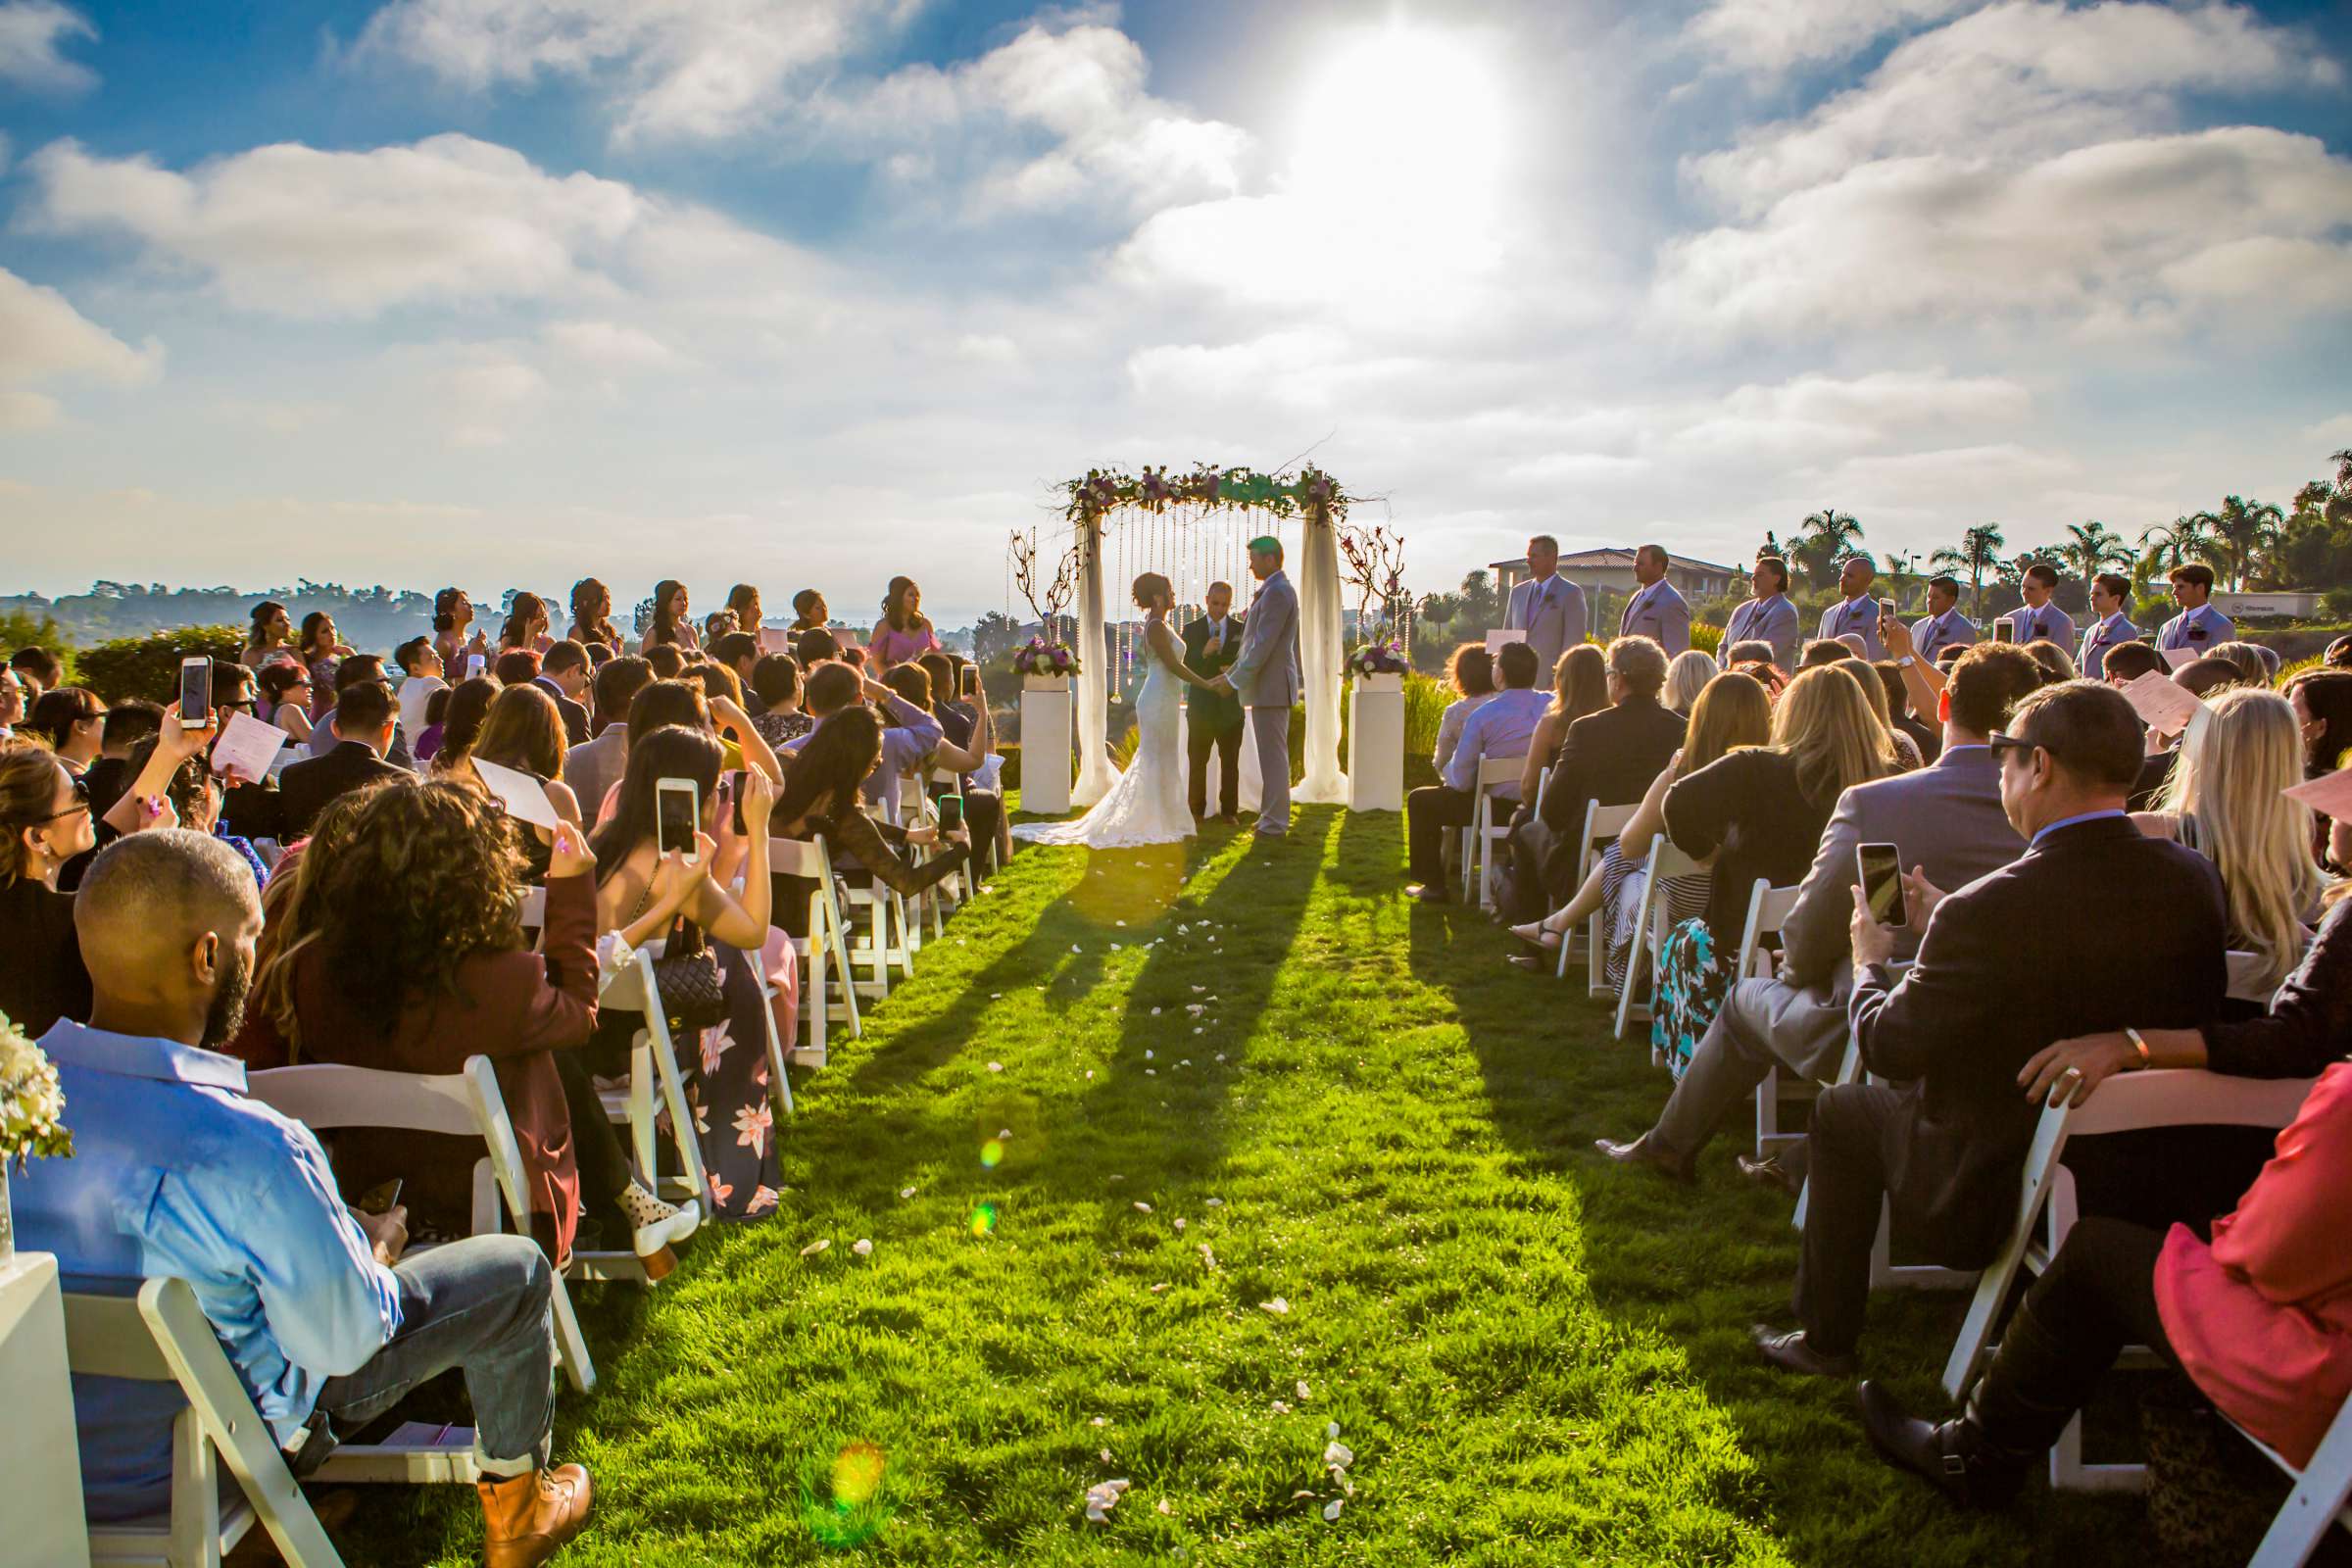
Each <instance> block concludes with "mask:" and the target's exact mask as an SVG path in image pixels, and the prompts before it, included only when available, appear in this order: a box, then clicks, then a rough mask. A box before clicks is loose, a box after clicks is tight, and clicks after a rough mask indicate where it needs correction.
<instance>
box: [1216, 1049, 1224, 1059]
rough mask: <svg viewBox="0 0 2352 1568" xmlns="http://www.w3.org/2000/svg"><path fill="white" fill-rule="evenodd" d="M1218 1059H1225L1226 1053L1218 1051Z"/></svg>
mask: <svg viewBox="0 0 2352 1568" xmlns="http://www.w3.org/2000/svg"><path fill="white" fill-rule="evenodd" d="M1217 1059H1218V1060H1219V1061H1223V1060H1224V1059H1225V1053H1223V1052H1222V1051H1220V1052H1218V1053H1217Z"/></svg>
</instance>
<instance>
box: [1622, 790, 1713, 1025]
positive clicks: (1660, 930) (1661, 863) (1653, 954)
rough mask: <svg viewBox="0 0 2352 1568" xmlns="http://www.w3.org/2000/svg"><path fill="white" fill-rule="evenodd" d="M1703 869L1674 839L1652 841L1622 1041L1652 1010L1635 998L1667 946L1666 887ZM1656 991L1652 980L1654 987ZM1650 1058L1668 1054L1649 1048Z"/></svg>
mask: <svg viewBox="0 0 2352 1568" xmlns="http://www.w3.org/2000/svg"><path fill="white" fill-rule="evenodd" d="M1703 869H1704V867H1702V866H1701V865H1700V864H1699V863H1698V862H1697V861H1696V860H1694V859H1692V858H1691V857H1690V856H1688V855H1685V854H1684V853H1683V852H1682V851H1681V850H1678V849H1676V848H1675V847H1674V842H1673V840H1671V839H1669V838H1667V836H1666V835H1665V834H1663V833H1660V834H1659V835H1658V836H1657V837H1656V838H1654V839H1652V840H1650V841H1649V858H1648V861H1647V863H1646V865H1645V866H1644V868H1643V870H1642V906H1641V909H1640V912H1639V913H1638V914H1636V916H1635V918H1634V953H1633V956H1632V957H1630V958H1628V959H1627V960H1626V965H1625V984H1624V986H1623V987H1621V988H1620V989H1619V991H1618V993H1617V1038H1618V1039H1620V1040H1623V1039H1624V1038H1625V1031H1626V1030H1627V1028H1629V1027H1630V1026H1631V1025H1633V1024H1636V1023H1647V1022H1648V1021H1649V1016H1650V1008H1649V1005H1648V1004H1647V1003H1638V1002H1636V1001H1635V1000H1634V998H1635V996H1636V995H1637V994H1638V993H1639V992H1640V991H1641V989H1642V973H1643V971H1644V969H1646V970H1647V971H1648V972H1649V974H1650V975H1652V976H1653V977H1654V976H1655V975H1656V973H1657V966H1658V954H1659V951H1660V950H1661V949H1663V948H1664V947H1665V946H1666V917H1667V913H1668V904H1667V900H1666V892H1665V884H1666V882H1667V881H1668V880H1669V879H1670V878H1674V877H1683V876H1696V875H1698V874H1699V872H1700V871H1701V870H1703ZM1651 989H1652V990H1653V991H1654V990H1655V989H1656V988H1655V982H1654V979H1653V982H1652V988H1651ZM1649 1059H1650V1060H1651V1061H1652V1062H1653V1063H1658V1064H1663V1063H1664V1061H1665V1059H1666V1056H1665V1053H1663V1052H1661V1051H1659V1050H1658V1048H1657V1047H1656V1045H1654V1044H1653V1045H1651V1047H1650V1048H1649Z"/></svg>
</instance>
